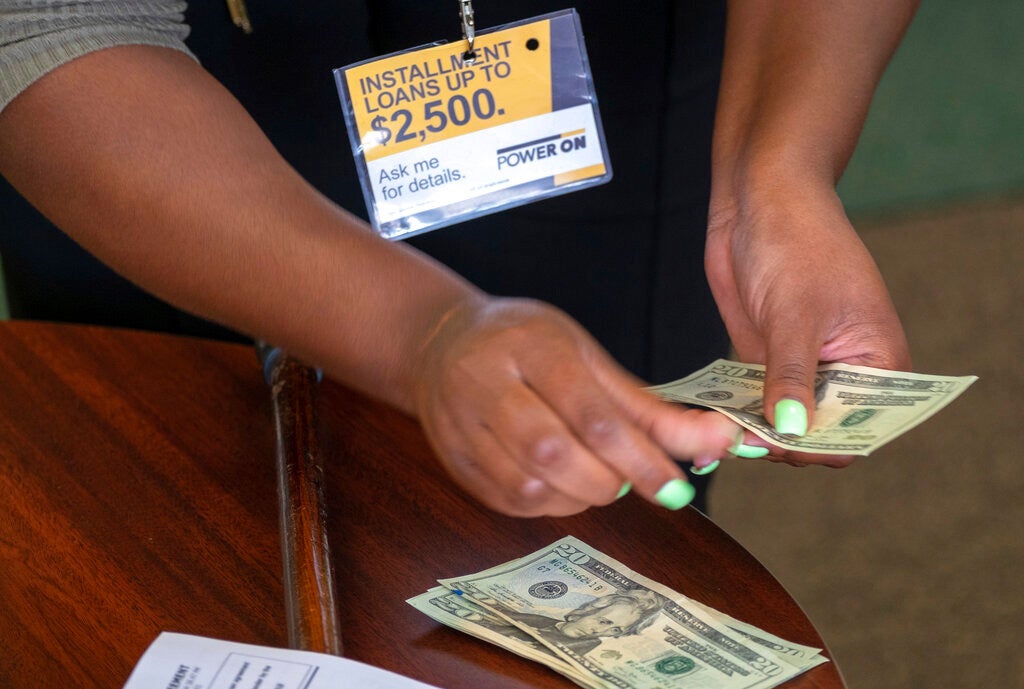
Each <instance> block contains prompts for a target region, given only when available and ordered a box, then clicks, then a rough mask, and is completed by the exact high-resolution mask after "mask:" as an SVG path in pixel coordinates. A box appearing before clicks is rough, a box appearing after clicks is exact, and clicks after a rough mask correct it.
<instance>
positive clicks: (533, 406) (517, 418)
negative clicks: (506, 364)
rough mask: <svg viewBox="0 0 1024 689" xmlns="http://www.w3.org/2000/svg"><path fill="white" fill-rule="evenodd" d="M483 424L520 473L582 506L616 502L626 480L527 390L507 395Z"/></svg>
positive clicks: (522, 388) (606, 423)
mask: <svg viewBox="0 0 1024 689" xmlns="http://www.w3.org/2000/svg"><path fill="white" fill-rule="evenodd" d="M598 413H600V412H598ZM607 419H608V420H606V421H603V422H602V423H603V424H604V426H605V428H611V426H612V425H613V424H616V423H619V424H621V423H623V422H622V421H617V420H614V419H613V418H612V417H611V416H608V417H607ZM486 423H487V425H488V428H489V429H490V430H491V431H492V432H493V435H494V437H495V439H496V441H497V442H498V443H499V444H500V445H501V447H502V449H503V450H504V451H505V452H506V453H507V454H508V455H509V456H510V457H511V458H512V460H513V461H515V462H516V463H517V464H518V465H519V468H520V469H522V471H523V472H525V473H526V474H528V475H530V476H533V477H535V478H538V479H541V480H543V481H544V482H546V483H547V484H549V485H550V486H552V487H553V488H555V489H556V490H558V491H560V492H561V493H563V494H565V495H567V496H569V497H571V498H574V499H576V500H578V501H580V502H584V503H587V504H590V505H606V504H608V503H610V502H612V501H614V500H615V499H616V498H617V497H618V494H619V491H621V490H622V486H623V484H624V483H625V482H626V480H627V479H626V477H625V476H623V475H622V474H621V473H619V472H618V471H616V470H615V469H614V468H613V466H614V465H613V464H612V463H611V462H609V461H607V460H606V459H605V458H603V457H602V456H600V455H599V454H595V452H594V450H593V449H592V448H590V447H588V446H586V445H584V443H583V442H582V441H581V440H580V438H579V436H578V435H577V434H576V433H575V432H574V431H573V430H572V429H570V427H569V426H568V425H566V423H565V422H564V421H563V420H562V418H561V417H560V416H559V415H558V414H557V413H556V412H555V410H554V409H552V408H551V407H550V406H549V405H548V403H547V402H546V401H545V400H543V399H541V398H540V397H539V396H538V395H537V393H536V392H535V391H534V390H533V389H532V388H530V387H528V386H526V385H519V386H516V387H515V388H514V389H512V390H510V391H509V392H508V393H506V394H505V395H504V396H503V397H502V400H501V404H500V405H498V406H497V407H496V408H495V409H494V410H493V411H492V413H490V414H488V415H487V422H486Z"/></svg>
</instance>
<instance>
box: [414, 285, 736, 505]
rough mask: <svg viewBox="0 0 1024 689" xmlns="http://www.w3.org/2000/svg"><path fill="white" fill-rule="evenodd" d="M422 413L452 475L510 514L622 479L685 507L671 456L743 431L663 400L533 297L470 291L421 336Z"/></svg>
mask: <svg viewBox="0 0 1024 689" xmlns="http://www.w3.org/2000/svg"><path fill="white" fill-rule="evenodd" d="M417 366H418V368H419V372H418V375H417V381H418V382H417V384H416V390H415V400H414V404H415V411H416V413H417V415H418V416H419V418H420V421H421V423H422V424H423V427H424V429H425V431H426V434H427V437H428V438H429V440H430V442H431V444H432V445H433V447H434V449H435V451H436V452H437V454H438V456H439V457H440V459H441V462H442V463H443V464H444V466H445V468H446V469H447V471H448V472H449V473H450V474H451V476H452V478H453V479H454V480H455V481H456V482H457V483H459V484H460V485H461V486H462V487H464V488H465V489H466V490H468V491H469V492H470V493H472V494H473V495H474V496H476V497H477V498H478V499H479V500H480V501H481V502H483V503H484V504H485V505H487V506H488V507H491V508H493V509H495V510H497V511H499V512H503V513H505V514H509V515H513V516H522V517H531V516H541V515H549V516H559V515H568V514H573V513H576V512H580V511H583V510H585V509H586V508H588V507H590V506H594V505H605V504H608V503H610V502H612V501H614V500H615V499H616V498H617V497H618V496H619V495H620V491H622V490H623V489H624V488H626V484H627V483H628V484H632V488H633V490H635V491H636V492H637V493H638V494H640V495H641V496H643V497H644V498H646V499H648V500H650V501H651V502H654V503H656V504H661V505H663V506H665V507H667V508H669V509H679V508H681V507H683V506H685V505H686V504H687V503H689V502H690V500H691V499H692V498H693V488H692V487H691V486H690V484H689V483H688V482H687V481H686V479H685V477H684V474H683V473H682V471H681V470H680V468H679V466H678V465H677V464H676V463H675V462H674V461H673V459H684V458H685V459H698V460H704V462H703V463H707V461H710V459H711V458H715V459H717V458H719V457H722V456H724V455H726V454H727V453H728V451H729V449H730V448H731V447H732V446H734V445H735V444H736V442H737V440H738V438H741V437H742V435H741V433H742V429H741V428H740V427H739V426H737V425H736V424H735V423H733V422H732V421H730V420H729V419H727V418H726V417H725V416H723V415H721V414H719V413H717V412H709V411H699V410H696V409H685V408H682V407H680V406H678V405H673V404H670V403H667V402H664V401H661V400H659V399H658V398H656V397H655V396H654V395H652V394H651V393H649V392H647V391H645V390H643V385H642V383H641V382H640V381H638V380H637V379H635V378H634V377H633V376H631V375H630V374H628V373H627V372H626V371H625V370H623V369H622V368H621V367H620V366H619V365H618V364H616V363H615V362H614V361H613V360H612V358H611V357H610V356H609V355H608V354H607V353H606V352H605V351H604V350H603V349H602V348H601V347H600V346H599V345H598V344H597V342H596V341H594V339H593V338H592V337H591V336H590V335H589V334H588V333H587V332H586V331H585V330H584V329H583V328H582V327H581V326H580V325H579V324H578V323H576V322H575V321H574V320H572V319H571V318H570V317H568V316H567V315H566V314H564V313H563V312H561V311H559V310H558V309H556V308H554V307H552V306H550V305H547V304H544V303H540V302H536V301H530V300H523V299H503V298H494V297H487V296H480V295H479V294H473V295H471V296H468V297H466V298H465V299H463V300H461V301H459V302H458V303H457V304H456V305H455V306H454V307H452V308H450V309H449V310H448V311H447V312H446V313H445V314H444V315H443V316H442V317H441V318H440V319H439V320H438V321H437V323H436V325H435V326H434V329H433V330H432V332H431V333H430V334H429V336H428V337H426V338H425V342H424V344H423V346H422V348H421V350H420V357H419V360H418V364H417Z"/></svg>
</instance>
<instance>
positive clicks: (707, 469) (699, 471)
mask: <svg viewBox="0 0 1024 689" xmlns="http://www.w3.org/2000/svg"><path fill="white" fill-rule="evenodd" d="M721 463H722V462H721V461H720V460H717V459H716V460H715V461H713V462H711V464H708V465H707V466H703V467H700V468H698V467H690V473H691V474H694V475H696V476H704V475H706V474H710V473H711V472H712V471H714V470H715V469H717V468H718V465H719V464H721Z"/></svg>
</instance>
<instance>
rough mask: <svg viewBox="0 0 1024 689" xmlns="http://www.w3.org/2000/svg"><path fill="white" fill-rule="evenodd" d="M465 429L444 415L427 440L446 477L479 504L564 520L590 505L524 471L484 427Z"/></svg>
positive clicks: (518, 514)
mask: <svg viewBox="0 0 1024 689" xmlns="http://www.w3.org/2000/svg"><path fill="white" fill-rule="evenodd" d="M469 424H470V425H471V426H472V427H471V428H469V429H466V428H464V427H462V426H461V425H460V424H459V423H457V422H456V421H454V420H453V418H452V416H450V415H448V414H444V415H441V416H438V417H436V418H435V420H434V423H432V424H431V426H432V432H430V433H428V437H429V438H430V440H431V443H432V444H433V445H434V447H435V451H437V453H438V455H439V456H440V457H441V461H442V463H443V464H444V466H445V468H446V469H447V470H448V473H449V475H451V477H452V478H453V479H454V480H455V482H456V483H458V484H459V485H460V486H461V487H462V488H464V489H465V490H466V491H468V492H469V493H470V494H472V495H473V496H475V497H476V498H477V499H478V500H480V502H482V503H483V504H484V505H486V506H487V507H489V508H491V509H493V510H495V511H497V512H501V513H503V514H507V515H509V516H512V517H540V516H551V517H560V516H568V515H570V514H576V513H578V512H582V511H583V510H585V509H587V507H589V506H590V505H589V504H588V503H586V502H581V501H578V500H574V499H572V498H570V497H568V496H566V495H564V494H562V493H560V492H559V491H558V490H556V489H555V488H553V487H552V486H551V485H549V484H548V483H546V482H544V481H543V480H542V479H539V478H537V477H534V476H530V475H529V474H527V473H525V472H523V471H522V470H521V469H520V468H519V466H518V465H517V463H516V462H515V461H514V460H513V459H512V458H511V457H509V455H508V453H506V452H505V450H504V449H503V448H502V447H501V446H500V444H499V443H498V442H497V440H496V439H495V438H494V436H493V435H492V434H491V433H490V432H489V431H488V430H487V429H486V428H484V427H483V426H482V425H481V424H479V423H478V422H472V421H469Z"/></svg>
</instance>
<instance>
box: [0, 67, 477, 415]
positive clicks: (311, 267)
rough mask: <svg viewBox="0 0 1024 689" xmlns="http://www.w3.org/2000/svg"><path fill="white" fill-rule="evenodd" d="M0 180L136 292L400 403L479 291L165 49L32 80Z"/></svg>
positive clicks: (1, 137) (9, 130) (1, 146)
mask: <svg viewBox="0 0 1024 689" xmlns="http://www.w3.org/2000/svg"><path fill="white" fill-rule="evenodd" d="M311 135H315V134H313V133H311ZM0 172H2V173H3V174H4V175H5V176H6V177H7V178H8V179H9V180H10V181H11V182H12V183H13V184H14V185H15V186H16V187H17V188H18V189H19V190H20V191H21V192H22V193H23V194H25V196H26V197H27V198H28V199H29V200H30V201H32V202H33V203H34V204H35V205H36V206H37V207H39V208H40V209H41V210H42V211H43V212H44V213H45V214H47V215H48V216H49V217H50V218H51V219H52V220H53V221H54V222H55V224H57V225H58V226H59V227H61V228H62V229H64V230H65V231H66V232H67V233H68V234H70V235H71V236H72V237H73V238H74V239H76V240H77V241H78V242H80V243H81V244H82V245H84V246H85V247H86V248H87V249H89V250H90V251H92V252H93V253H95V254H96V255H97V256H98V257H99V258H100V259H102V260H103V261H105V262H107V263H108V264H109V265H111V266H112V267H113V268H115V269H116V270H118V271H119V272H121V273H122V274H124V275H125V276H126V277H128V278H129V279H131V280H133V281H135V282H137V283H138V284H140V285H141V286H143V287H144V288H146V289H148V290H150V291H152V292H153V293H155V294H157V295H159V296H161V297H163V298H165V299H167V300H168V301H171V302H172V303H175V304H177V305H179V306H181V307H182V308H185V309H187V310H190V311H193V312H195V313H198V314H201V315H203V316H206V317H208V318H212V319H214V320H217V321H220V322H223V323H226V324H229V325H231V326H232V327H234V328H237V329H239V330H241V331H243V332H247V333H249V334H252V335H254V336H257V337H261V338H264V339H267V340H269V341H271V342H274V343H275V344H279V345H281V346H284V347H287V348H289V349H290V350H292V351H293V352H295V353H296V354H298V355H300V356H302V357H304V358H306V359H307V360H309V361H310V362H313V363H316V364H318V365H321V366H323V367H325V368H326V369H327V371H328V372H329V373H331V374H333V375H335V376H337V377H339V378H341V379H343V380H345V381H346V382H349V383H351V384H353V385H356V386H358V387H360V388H362V389H364V390H366V391H368V392H371V393H372V394H375V395H377V396H379V397H381V398H383V399H385V400H386V401H388V402H390V403H392V404H396V405H397V406H400V407H402V408H404V409H407V410H409V409H411V407H412V405H411V400H410V398H411V394H412V393H411V386H412V379H413V377H414V376H415V375H416V372H415V370H414V369H415V366H416V361H417V353H418V350H419V348H420V347H421V346H422V345H423V342H422V340H423V339H424V338H425V337H427V336H429V333H430V331H431V329H432V328H433V327H434V325H435V324H436V322H437V321H438V320H439V319H440V318H441V317H442V316H443V314H444V313H445V312H446V311H448V310H449V309H450V308H452V307H453V306H454V305H455V304H457V303H459V302H460V300H463V299H467V298H472V297H473V296H474V295H475V294H477V293H476V291H475V290H474V289H473V288H472V287H471V286H470V285H468V284H467V283H465V282H464V281H462V280H461V279H459V278H458V277H457V276H455V275H454V274H452V273H451V272H450V271H448V270H447V269H445V268H443V267H441V266H439V265H437V264H435V263H433V262H431V261H430V260H429V259H426V258H425V257H423V256H421V255H419V254H416V253H415V252H413V251H410V250H408V249H407V248H405V247H403V246H399V245H395V244H392V243H389V242H386V241H384V240H381V239H380V238H378V237H377V236H376V235H374V234H373V233H372V232H371V231H370V230H369V228H368V227H367V226H366V225H365V223H363V222H361V221H360V220H358V219H357V218H355V217H353V216H351V215H349V214H348V213H346V212H345V211H344V210H342V209H340V208H338V207H337V206H335V205H334V204H332V203H331V202H330V201H328V200H327V199H325V198H323V197H322V196H321V195H319V194H318V193H317V192H316V191H315V190H314V189H312V188H311V187H310V186H309V185H308V184H306V183H305V182H304V181H303V180H302V179H301V178H300V177H299V176H298V175H297V174H296V173H295V172H294V171H293V170H292V169H291V168H290V167H289V166H288V165H287V163H286V162H285V161H284V160H283V159H282V158H281V157H280V156H279V155H278V154H277V152H276V151H275V150H274V149H273V147H272V146H271V144H270V143H269V142H268V141H267V139H266V138H265V137H264V136H263V134H262V133H261V132H260V130H259V129H258V127H257V126H256V124H255V123H254V122H253V121H252V120H251V119H250V118H249V117H248V115H247V114H246V113H245V112H244V110H243V109H242V108H241V106H240V105H239V104H238V103H237V102H236V101H235V100H234V99H233V98H232V97H231V96H230V95H229V94H228V93H227V92H226V91H225V90H224V89H223V88H222V87H220V86H219V84H217V83H216V82H215V81H214V80H213V79H212V78H210V77H209V76H208V75H207V74H206V73H205V72H204V71H203V70H202V69H201V68H200V67H199V66H198V65H196V64H195V63H194V62H192V61H191V60H190V59H188V58H187V57H185V56H184V55H182V54H180V53H176V52H174V51H170V50H165V49H158V48H145V47H124V48H114V49H109V50H104V51H100V52H97V53H92V54H90V55H87V56H86V57H83V58H80V59H78V60H75V61H73V62H71V63H69V64H67V65H65V66H63V67H61V68H59V69H58V70H56V71H54V72H53V73H51V74H49V75H47V76H46V77H44V78H43V79H41V80H40V81H38V82H37V83H36V84H34V85H33V86H31V87H30V88H29V89H28V90H26V91H25V92H24V93H22V94H21V95H20V96H19V97H18V98H17V99H15V101H14V102H13V103H12V104H11V105H10V106H9V107H8V108H7V109H6V110H4V112H3V113H2V114H0Z"/></svg>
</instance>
